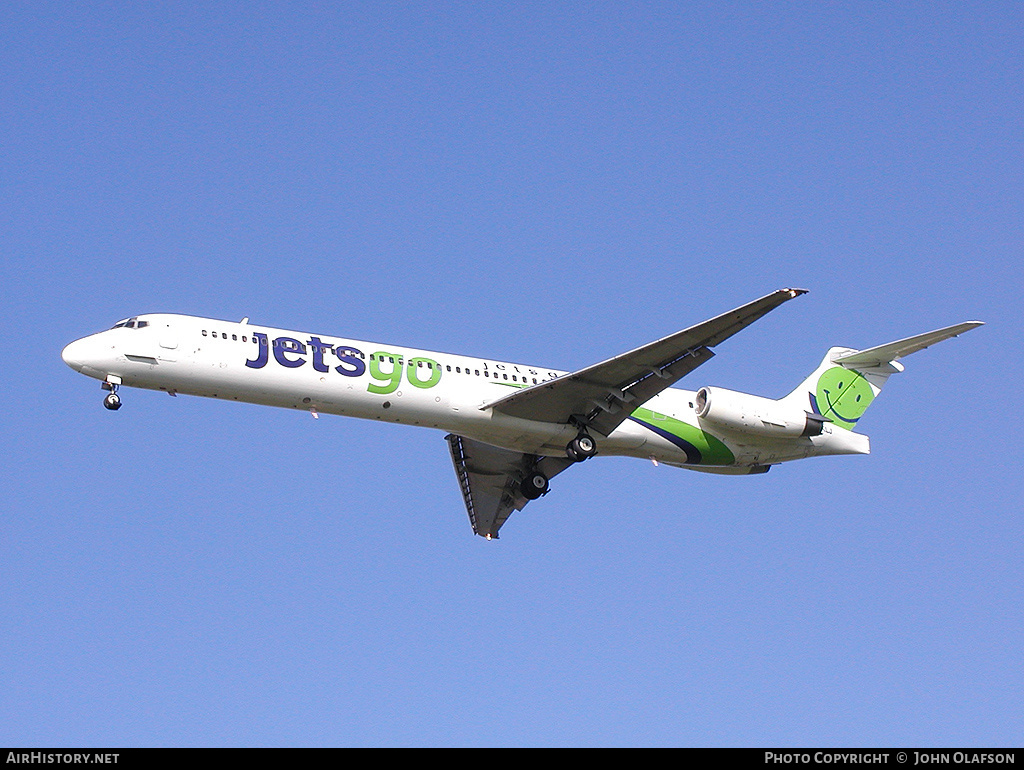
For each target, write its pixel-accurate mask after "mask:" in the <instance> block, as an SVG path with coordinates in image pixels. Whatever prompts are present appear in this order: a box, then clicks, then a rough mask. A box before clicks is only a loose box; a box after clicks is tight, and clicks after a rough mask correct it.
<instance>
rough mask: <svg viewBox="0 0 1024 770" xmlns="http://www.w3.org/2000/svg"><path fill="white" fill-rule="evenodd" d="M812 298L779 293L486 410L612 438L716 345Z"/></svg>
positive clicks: (787, 291) (504, 399)
mask: <svg viewBox="0 0 1024 770" xmlns="http://www.w3.org/2000/svg"><path fill="white" fill-rule="evenodd" d="M806 293H807V292H806V290H805V289H779V290H778V291H775V292H772V293H771V294H769V295H767V296H765V297H761V299H758V300H754V301H753V302H749V303H747V304H746V305H743V306H742V307H738V308H736V309H735V310H730V311H729V312H728V313H723V314H722V315H720V316H717V317H715V318H712V319H711V320H709V321H704V322H703V323H699V324H697V325H696V326H691V327H690V328H688V329H683V330H682V331H680V332H676V333H675V334H672V335H669V336H668V337H665V338H663V339H660V340H657V341H655V342H651V343H648V344H647V345H644V346H642V347H639V348H637V349H636V350H631V351H630V352H628V353H623V354H622V355H619V356H615V358H609V359H608V360H607V361H602V362H601V363H599V364H595V365H593V366H589V367H587V368H586V369H580V370H579V371H576V372H573V373H572V374H568V375H566V376H564V377H559V378H558V379H555V380H549V381H548V382H543V383H541V384H539V385H531V386H530V387H529V388H523V389H522V390H519V391H516V392H515V393H512V394H511V395H508V396H504V397H502V398H500V399H498V400H497V401H492V402H491V403H489V404H485V405H484V406H482V407H481V409H494V410H495V411H497V412H502V413H504V414H507V415H511V416H513V417H522V418H524V419H527V420H538V421H540V422H554V423H567V422H573V423H576V424H577V425H578V426H579V427H581V428H582V427H587V428H592V429H593V430H596V431H597V432H599V433H602V434H604V435H605V436H607V435H608V434H609V433H611V432H612V431H613V430H615V428H617V427H618V426H619V424H620V423H622V421H623V420H625V419H626V418H627V417H628V416H629V414H630V413H631V412H632V411H633V410H634V409H635V408H636V407H638V406H640V405H641V404H643V403H644V402H645V401H648V400H650V399H651V398H653V397H654V396H656V395H658V394H659V393H660V392H661V391H663V390H665V389H666V388H669V387H671V386H672V385H674V384H675V383H676V382H677V381H678V380H679V379H680V378H681V377H683V376H684V375H686V374H689V373H690V372H692V371H693V370H694V369H696V368H697V367H698V366H700V365H701V364H703V363H704V362H705V361H707V360H708V359H710V358H711V357H712V356H713V355H714V353H713V352H712V351H711V348H713V347H714V346H715V345H717V344H719V343H720V342H724V341H725V340H727V339H729V337H731V336H732V335H734V334H735V333H736V332H738V331H740V330H741V329H744V328H746V327H747V326H749V325H750V324H752V323H754V321H756V320H758V319H759V318H761V317H762V316H764V315H766V314H767V313H769V312H771V311H772V310H774V309H775V308H777V307H778V306H779V305H781V304H782V303H783V302H788V301H789V300H791V299H793V298H794V297H798V296H800V295H801V294H806Z"/></svg>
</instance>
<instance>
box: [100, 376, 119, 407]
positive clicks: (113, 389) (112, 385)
mask: <svg viewBox="0 0 1024 770" xmlns="http://www.w3.org/2000/svg"><path fill="white" fill-rule="evenodd" d="M101 387H102V388H103V389H104V390H109V391H110V392H109V393H108V394H107V395H106V396H105V397H104V398H103V406H105V407H106V408H107V409H109V410H110V411H112V412H116V411H117V410H118V409H120V408H121V397H120V396H119V395H117V383H116V382H104V383H103V384H102V386H101Z"/></svg>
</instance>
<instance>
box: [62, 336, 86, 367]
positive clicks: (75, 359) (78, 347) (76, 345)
mask: <svg viewBox="0 0 1024 770" xmlns="http://www.w3.org/2000/svg"><path fill="white" fill-rule="evenodd" d="M60 357H61V358H63V359H64V363H66V364H67V365H68V366H70V367H71V368H72V369H74V370H75V371H76V372H77V371H79V370H81V368H82V358H83V356H82V340H75V341H74V342H72V343H71V344H70V345H68V346H67V347H65V348H64V349H63V350H62V351H61V352H60Z"/></svg>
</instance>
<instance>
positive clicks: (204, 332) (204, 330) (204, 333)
mask: <svg viewBox="0 0 1024 770" xmlns="http://www.w3.org/2000/svg"><path fill="white" fill-rule="evenodd" d="M203 336H204V337H205V336H206V329H203Z"/></svg>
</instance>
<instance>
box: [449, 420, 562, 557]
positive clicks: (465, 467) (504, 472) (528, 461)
mask: <svg viewBox="0 0 1024 770" xmlns="http://www.w3.org/2000/svg"><path fill="white" fill-rule="evenodd" d="M445 438H447V439H448V446H449V448H450V449H451V452H452V463H454V465H455V474H456V475H457V476H458V478H459V487H460V488H461V489H462V498H463V500H465V502H466V511H467V512H468V513H469V523H470V524H472V525H473V532H474V533H476V534H478V535H481V536H483V537H486V538H487V539H488V540H490V539H491V538H497V537H498V530H499V529H501V525H502V524H504V523H505V519H507V518H508V517H509V516H510V515H511V514H512V511H521V510H522V509H523V508H524V507H525V506H526V504H527V503H528V502H530V501H529V500H528V499H526V497H524V496H523V493H522V491H521V490H520V487H519V485H520V483H521V482H522V480H523V478H524V477H525V476H526V474H527V473H528V472H529V471H531V470H538V471H540V472H541V473H543V474H544V475H545V476H546V477H547V478H549V479H550V478H553V477H554V476H555V475H557V474H559V473H561V472H562V471H564V470H565V469H566V468H568V467H569V466H570V465H572V464H573V463H572V460H570V459H569V458H568V457H537V456H536V455H528V454H524V453H522V452H513V451H511V450H508V449H499V448H498V447H495V446H491V445H490V444H484V443H483V442H481V441H474V440H473V439H470V438H466V437H465V436H457V435H455V434H454V433H451V434H449V435H448V436H446V437H445Z"/></svg>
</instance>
